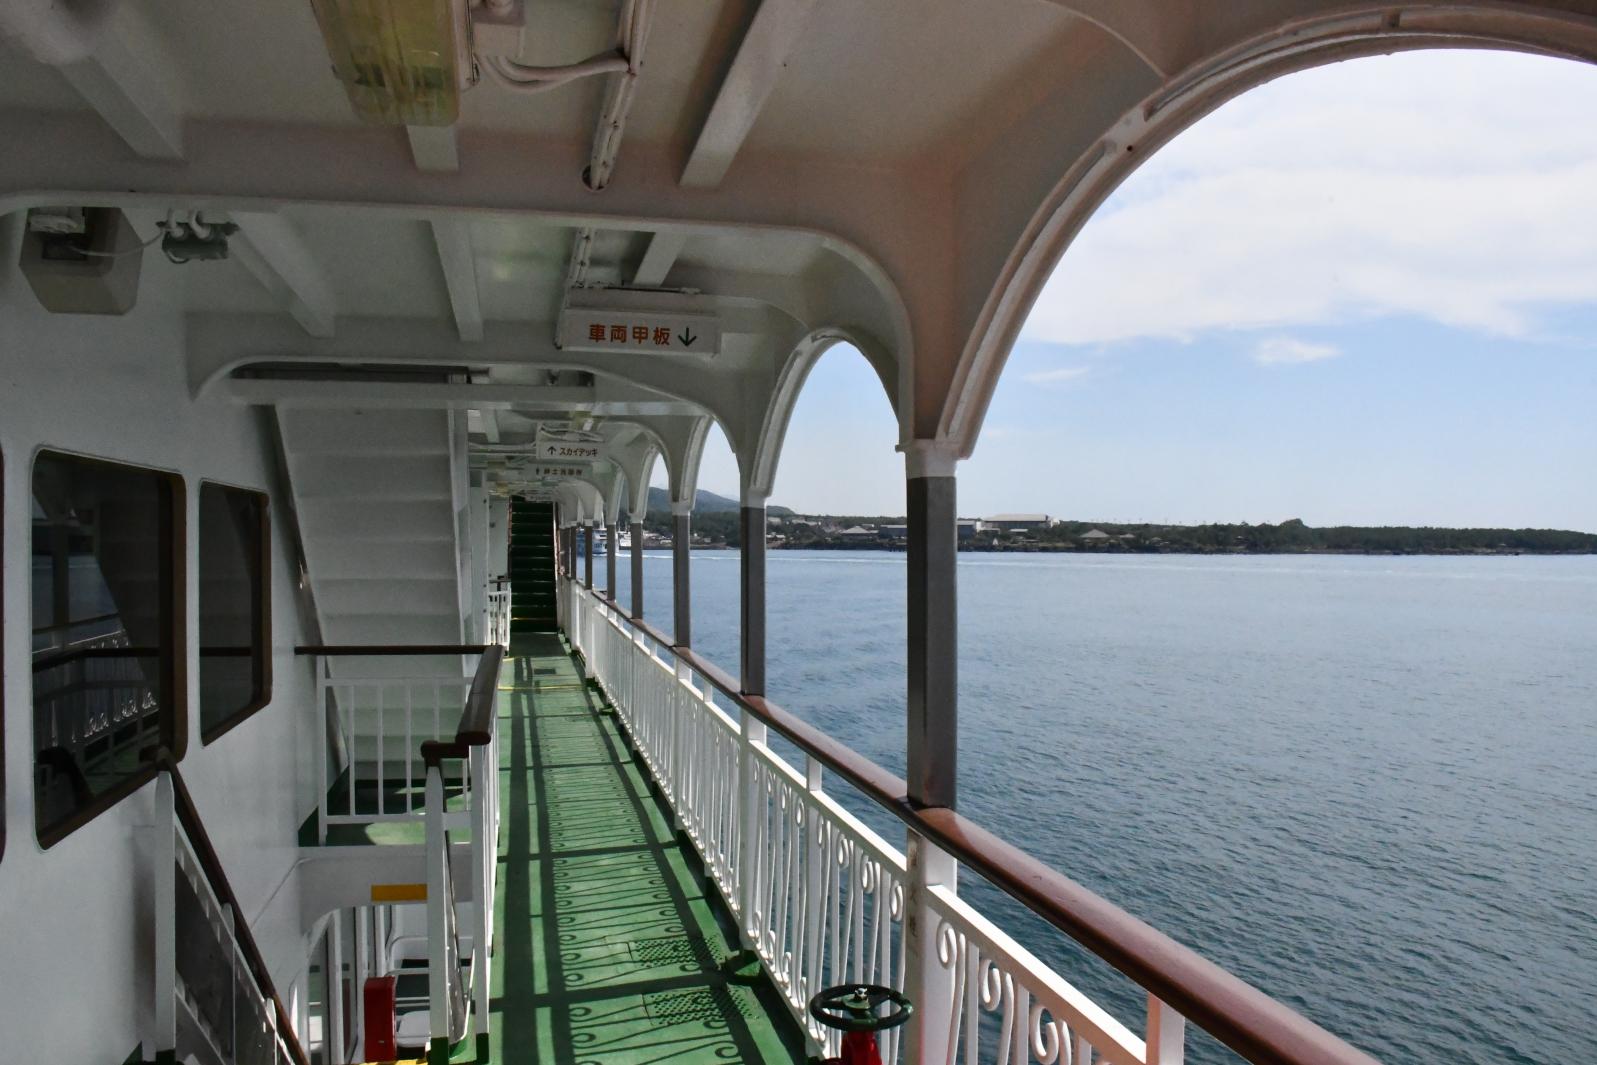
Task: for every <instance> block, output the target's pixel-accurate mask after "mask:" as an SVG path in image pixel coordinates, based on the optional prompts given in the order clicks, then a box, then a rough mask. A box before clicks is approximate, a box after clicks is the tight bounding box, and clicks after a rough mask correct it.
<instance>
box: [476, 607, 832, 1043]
mask: <svg viewBox="0 0 1597 1065" xmlns="http://www.w3.org/2000/svg"><path fill="white" fill-rule="evenodd" d="M511 655H512V657H511V658H510V659H508V660H507V661H506V664H505V673H504V676H503V677H502V679H501V681H500V685H501V690H500V693H499V714H500V720H499V728H500V737H501V740H500V772H501V773H502V774H503V777H502V780H501V784H502V787H501V792H500V794H501V796H502V800H501V801H502V802H503V803H504V809H503V810H502V811H501V812H502V815H503V816H502V825H501V833H502V835H501V838H500V841H499V853H500V879H499V890H498V896H497V901H496V907H495V913H494V921H495V929H496V939H497V947H496V950H495V969H494V980H493V988H492V991H493V1005H492V1011H493V1014H494V1015H493V1017H492V1018H491V1029H492V1035H491V1037H490V1039H489V1049H490V1054H491V1056H492V1060H493V1061H494V1062H496V1063H498V1062H502V1063H515V1065H523V1063H534V1062H536V1063H540V1065H644V1063H650V1065H653V1063H667V1062H682V1063H697V1062H748V1063H753V1062H762V1063H763V1062H771V1063H776V1062H781V1063H800V1062H803V1061H805V1050H804V1040H803V1035H802V1033H801V1032H800V1030H799V1029H798V1026H797V1025H796V1024H795V1023H794V1022H793V1021H792V1019H791V1017H790V1016H789V1015H788V1013H787V1011H786V1008H785V1007H784V1006H783V1004H782V1002H781V1000H780V998H779V997H778V996H777V993H776V991H775V989H774V988H773V987H771V986H770V984H769V983H768V982H767V981H766V979H765V977H764V975H763V974H762V973H761V971H760V969H759V966H758V963H755V962H750V961H749V960H748V956H747V955H746V954H744V953H742V952H740V951H739V949H738V943H737V939H736V935H735V933H734V932H733V931H732V929H731V923H730V919H729V917H728V915H727V914H726V912H725V909H724V907H723V906H722V904H721V902H720V899H719V898H718V897H717V896H716V895H715V889H714V888H713V887H712V886H711V885H710V884H709V882H708V880H707V879H706V877H705V875H704V871H703V868H702V866H700V864H699V862H698V859H697V856H696V855H694V854H693V853H692V851H691V848H689V847H687V846H686V845H685V844H683V843H682V842H681V841H679V839H678V838H677V836H676V834H675V833H674V832H673V830H672V826H671V821H670V817H669V813H668V811H666V810H665V808H664V807H663V806H662V805H661V803H660V802H659V801H658V800H657V799H656V798H655V797H654V796H653V795H652V794H651V792H650V789H649V785H648V782H647V778H646V777H645V776H644V774H643V772H642V771H641V769H640V768H639V766H638V764H637V762H636V761H635V760H634V758H633V756H632V752H631V751H630V750H629V748H628V746H627V743H626V741H625V739H624V738H623V736H622V734H621V732H620V730H619V729H618V727H617V725H616V722H615V718H614V716H613V714H612V713H611V712H610V709H609V708H608V707H607V706H606V705H605V704H604V701H603V697H602V695H600V694H598V693H597V692H596V690H595V689H594V688H592V687H591V686H590V685H588V684H587V683H586V682H585V681H584V679H583V677H582V674H581V671H580V666H579V665H578V663H577V662H576V660H574V658H573V657H572V655H571V653H570V652H569V650H568V648H567V647H566V645H565V643H564V642H563V641H562V640H561V639H560V637H558V636H555V635H530V634H529V635H521V636H517V637H515V639H514V640H513V643H512V647H511Z"/></svg>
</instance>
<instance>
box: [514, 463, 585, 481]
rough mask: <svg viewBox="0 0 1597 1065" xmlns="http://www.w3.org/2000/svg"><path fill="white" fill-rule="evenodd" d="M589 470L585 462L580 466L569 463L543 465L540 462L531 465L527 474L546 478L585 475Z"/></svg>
mask: <svg viewBox="0 0 1597 1065" xmlns="http://www.w3.org/2000/svg"><path fill="white" fill-rule="evenodd" d="M589 472H591V471H590V470H589V469H588V467H587V465H586V464H584V465H581V466H573V465H569V464H566V465H545V464H541V463H540V464H539V465H537V466H533V467H532V468H531V469H529V470H527V476H528V477H548V478H566V477H586V476H587V475H588V474H589Z"/></svg>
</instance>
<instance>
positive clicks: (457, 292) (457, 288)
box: [431, 218, 482, 341]
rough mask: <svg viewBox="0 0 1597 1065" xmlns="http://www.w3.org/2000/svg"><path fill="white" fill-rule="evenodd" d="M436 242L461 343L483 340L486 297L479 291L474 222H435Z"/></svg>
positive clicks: (465, 220) (434, 239)
mask: <svg viewBox="0 0 1597 1065" xmlns="http://www.w3.org/2000/svg"><path fill="white" fill-rule="evenodd" d="M431 224H432V231H433V243H434V244H436V245H437V246H438V262H439V265H441V266H442V267H443V268H444V287H445V288H447V289H448V290H449V307H450V309H451V311H452V312H453V313H454V316H455V332H457V333H459V334H460V339H461V340H471V341H476V340H481V339H482V297H481V295H480V293H479V292H478V290H477V255H476V252H475V250H474V249H473V248H472V244H471V222H470V221H469V220H468V219H464V218H437V219H434V220H433V221H432V223H431Z"/></svg>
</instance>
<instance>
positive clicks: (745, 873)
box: [737, 708, 766, 947]
mask: <svg viewBox="0 0 1597 1065" xmlns="http://www.w3.org/2000/svg"><path fill="white" fill-rule="evenodd" d="M765 741H766V732H765V722H763V721H760V720H759V719H757V718H756V717H754V715H753V714H750V713H749V712H748V711H747V710H745V709H741V708H740V709H739V711H738V793H739V800H740V801H739V802H738V879H737V884H738V908H739V909H740V910H741V911H742V912H741V914H740V915H739V916H740V918H741V919H740V921H739V926H740V927H741V928H742V930H743V945H744V946H746V947H749V946H754V945H756V944H758V942H759V936H760V928H759V925H758V923H757V921H756V910H757V909H758V902H757V900H758V898H759V875H758V873H757V869H758V864H759V853H760V852H759V839H758V835H759V832H758V829H759V825H760V823H761V821H762V820H763V815H764V813H765V794H764V792H763V790H762V789H761V788H760V787H759V785H758V783H757V782H756V781H755V779H754V759H755V750H754V747H755V744H761V745H763V744H764V743H765Z"/></svg>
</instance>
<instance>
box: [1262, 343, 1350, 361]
mask: <svg viewBox="0 0 1597 1065" xmlns="http://www.w3.org/2000/svg"><path fill="white" fill-rule="evenodd" d="M1340 354H1342V349H1340V348H1338V347H1337V346H1336V345H1334V344H1311V343H1309V342H1308V341H1306V340H1297V339H1295V338H1293V337H1280V336H1278V337H1266V338H1265V339H1263V340H1261V341H1259V343H1258V344H1257V345H1256V346H1255V347H1254V349H1253V361H1254V362H1256V363H1258V364H1259V365H1260V366H1280V365H1283V364H1289V363H1299V362H1319V361H1320V360H1321V359H1334V358H1336V357H1337V356H1338V355H1340Z"/></svg>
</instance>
